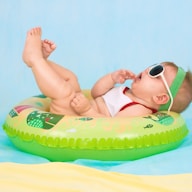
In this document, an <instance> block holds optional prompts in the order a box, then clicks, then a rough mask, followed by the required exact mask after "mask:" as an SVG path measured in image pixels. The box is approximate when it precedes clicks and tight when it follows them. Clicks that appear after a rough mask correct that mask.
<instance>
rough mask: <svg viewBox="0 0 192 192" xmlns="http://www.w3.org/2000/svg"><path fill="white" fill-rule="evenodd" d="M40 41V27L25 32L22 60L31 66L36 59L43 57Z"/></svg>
mask: <svg viewBox="0 0 192 192" xmlns="http://www.w3.org/2000/svg"><path fill="white" fill-rule="evenodd" d="M41 46H42V43H41V28H40V27H36V28H32V29H31V30H30V31H28V33H27V37H26V41H25V47H24V50H23V61H24V62H25V63H26V64H27V65H28V66H29V67H31V66H32V65H33V64H34V63H35V62H36V61H37V60H39V59H42V58H43V54H42V47H41Z"/></svg>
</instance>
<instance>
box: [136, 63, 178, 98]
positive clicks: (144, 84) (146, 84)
mask: <svg viewBox="0 0 192 192" xmlns="http://www.w3.org/2000/svg"><path fill="white" fill-rule="evenodd" d="M149 70H150V67H149V68H147V69H145V70H144V71H143V72H141V73H140V74H139V75H137V77H136V78H135V80H134V81H133V83H132V91H133V93H134V94H135V95H137V96H139V97H140V98H150V97H152V96H153V95H158V94H160V93H167V89H166V87H165V84H164V82H163V79H162V77H161V76H159V77H155V78H154V77H151V76H150V75H149ZM163 75H164V77H165V80H166V81H167V83H168V85H169V87H170V85H171V83H172V81H173V79H174V77H175V75H176V72H175V71H174V70H173V68H172V67H171V66H166V65H165V66H164V73H163Z"/></svg>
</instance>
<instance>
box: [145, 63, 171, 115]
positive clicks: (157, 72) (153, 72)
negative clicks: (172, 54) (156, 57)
mask: <svg viewBox="0 0 192 192" xmlns="http://www.w3.org/2000/svg"><path fill="white" fill-rule="evenodd" d="M164 71H165V68H164V66H163V65H161V64H155V65H152V66H151V67H150V68H149V71H148V74H149V76H150V77H152V78H156V77H159V76H160V77H161V78H162V80H163V83H164V85H165V87H166V89H167V92H168V94H169V96H170V104H169V107H168V111H170V110H171V107H172V105H173V95H172V93H171V90H170V88H169V86H168V83H167V81H166V79H165V76H164Z"/></svg>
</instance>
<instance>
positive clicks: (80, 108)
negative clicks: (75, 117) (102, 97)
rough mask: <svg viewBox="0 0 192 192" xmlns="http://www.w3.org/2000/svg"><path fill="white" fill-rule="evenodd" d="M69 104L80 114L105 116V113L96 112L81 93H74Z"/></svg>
mask: <svg viewBox="0 0 192 192" xmlns="http://www.w3.org/2000/svg"><path fill="white" fill-rule="evenodd" d="M71 106H72V107H73V109H74V110H75V112H76V113H78V114H79V115H80V116H90V117H105V115H103V114H101V113H99V112H97V111H96V110H95V109H94V108H93V107H92V105H91V104H90V101H89V100H88V99H87V98H86V97H85V96H84V95H83V94H82V93H77V94H76V95H75V97H74V98H73V100H72V101H71Z"/></svg>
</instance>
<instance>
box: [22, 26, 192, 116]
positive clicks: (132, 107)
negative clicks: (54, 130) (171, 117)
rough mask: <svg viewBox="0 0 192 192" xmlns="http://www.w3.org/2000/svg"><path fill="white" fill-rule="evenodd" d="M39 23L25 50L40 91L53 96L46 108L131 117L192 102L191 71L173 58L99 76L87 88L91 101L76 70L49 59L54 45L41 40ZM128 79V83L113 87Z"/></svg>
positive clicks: (80, 113) (28, 34) (91, 114)
mask: <svg viewBox="0 0 192 192" xmlns="http://www.w3.org/2000/svg"><path fill="white" fill-rule="evenodd" d="M41 33H42V31H41V28H40V27H36V28H33V29H31V30H30V31H28V33H27V37H26V43H25V47H24V51H23V60H24V62H25V63H26V64H27V65H28V66H29V67H31V70H32V72H33V74H34V77H35V79H36V82H37V85H38V87H39V89H40V90H41V91H42V93H43V94H44V95H46V96H48V97H50V98H51V104H50V112H52V113H55V114H66V115H80V116H90V117H130V116H140V115H145V114H151V113H155V112H157V111H158V110H172V111H175V112H182V111H183V110H185V109H186V108H187V106H188V105H189V104H190V103H191V99H192V74H191V72H189V71H188V72H185V71H184V70H183V69H182V68H180V67H177V66H176V65H175V64H174V63H171V62H164V63H161V64H156V65H153V66H151V67H149V68H147V69H145V70H144V71H143V72H141V73H140V74H139V75H135V74H134V73H133V72H131V71H130V70H125V69H121V70H117V71H115V72H112V73H109V74H107V75H105V76H103V77H102V78H101V79H99V80H98V81H97V82H96V83H95V85H94V86H93V88H92V89H91V95H92V98H93V99H92V100H88V99H87V98H86V97H85V96H84V95H83V93H82V91H81V88H80V85H79V83H78V79H77V77H76V75H75V74H74V73H73V72H72V71H70V70H68V69H66V68H64V67H62V66H60V65H57V64H56V63H54V62H52V61H49V60H47V58H48V56H49V55H50V54H51V53H52V51H54V50H55V48H56V45H55V44H54V43H53V42H52V41H49V40H43V41H42V40H41ZM126 80H132V84H131V88H128V87H125V86H119V87H115V85H116V84H124V83H125V81H126Z"/></svg>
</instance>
